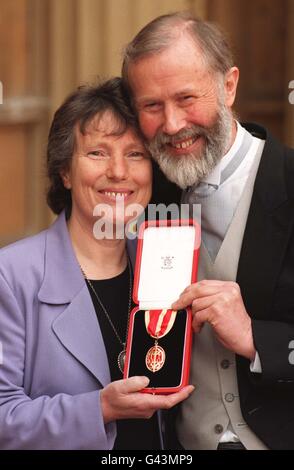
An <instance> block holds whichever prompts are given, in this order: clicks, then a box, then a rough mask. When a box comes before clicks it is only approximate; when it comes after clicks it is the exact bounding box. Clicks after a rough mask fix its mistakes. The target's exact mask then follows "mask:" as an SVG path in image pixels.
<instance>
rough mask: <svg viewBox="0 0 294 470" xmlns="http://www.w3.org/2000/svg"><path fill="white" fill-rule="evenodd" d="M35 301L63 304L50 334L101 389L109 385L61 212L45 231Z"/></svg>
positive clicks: (90, 305)
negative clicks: (41, 272) (40, 281)
mask: <svg viewBox="0 0 294 470" xmlns="http://www.w3.org/2000/svg"><path fill="white" fill-rule="evenodd" d="M38 298H39V300H40V301H41V302H43V303H47V304H49V305H52V306H54V305H61V304H64V310H63V311H62V313H60V314H59V315H58V316H57V317H56V318H55V319H54V320H53V322H52V329H53V331H54V333H55V334H56V336H57V338H58V339H59V341H60V342H61V343H62V344H63V345H64V347H65V348H66V349H67V350H68V351H69V352H70V353H71V354H72V355H73V356H74V357H75V358H76V359H77V360H78V361H79V362H80V363H81V364H83V366H85V367H86V368H87V369H88V370H89V371H90V372H91V373H92V374H93V375H94V376H95V377H96V378H97V379H98V380H99V382H100V383H101V384H102V386H104V385H106V384H107V383H109V382H110V372H109V367H108V360H107V354H106V350H105V346H104V342H103V338H102V333H101V330H100V327H99V323H98V321H97V318H96V313H95V310H94V306H93V303H92V300H91V297H90V294H89V292H88V289H87V286H86V284H85V281H84V278H83V275H82V273H81V270H80V267H79V265H78V262H77V259H76V257H75V254H74V251H73V248H72V244H71V241H70V238H69V233H68V229H67V225H66V220H65V215H64V213H62V214H61V215H60V216H59V217H58V219H57V220H56V222H55V223H54V224H53V225H52V226H51V227H50V228H49V229H48V231H47V238H46V247H45V273H44V280H43V284H42V286H41V288H40V291H39V295H38Z"/></svg>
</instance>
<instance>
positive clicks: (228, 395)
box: [225, 393, 235, 403]
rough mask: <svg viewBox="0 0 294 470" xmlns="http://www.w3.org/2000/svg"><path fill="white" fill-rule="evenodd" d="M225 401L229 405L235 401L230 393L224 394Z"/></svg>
mask: <svg viewBox="0 0 294 470" xmlns="http://www.w3.org/2000/svg"><path fill="white" fill-rule="evenodd" d="M225 400H226V401H227V402H228V403H231V402H232V401H234V400H235V397H234V395H233V394H232V393H226V394H225Z"/></svg>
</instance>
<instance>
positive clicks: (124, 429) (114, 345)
mask: <svg viewBox="0 0 294 470" xmlns="http://www.w3.org/2000/svg"><path fill="white" fill-rule="evenodd" d="M90 282H91V284H92V286H93V287H94V289H95V291H96V292H97V294H98V296H99V298H100V300H101V302H102V303H103V305H104V307H105V309H106V311H107V313H108V315H109V317H110V318H111V320H112V323H113V325H114V327H115V329H116V331H117V333H118V335H119V337H120V338H121V340H122V342H123V343H125V342H126V329H127V323H128V305H129V271H128V268H127V269H126V270H125V271H124V272H123V273H121V274H119V275H118V276H116V277H114V278H111V279H103V280H99V281H95V280H90ZM87 286H88V289H89V292H90V294H91V298H92V301H93V304H94V307H95V310H96V314H97V318H98V321H99V325H100V328H101V332H102V336H103V340H104V344H105V348H106V352H107V357H108V362H109V369H110V375H111V380H112V381H114V380H120V379H122V373H121V371H120V370H119V367H118V364H117V358H118V355H119V353H120V352H121V351H122V349H123V347H122V345H121V344H120V342H119V340H118V339H117V337H116V335H115V333H114V331H113V329H112V327H111V326H110V323H109V321H108V319H107V317H106V315H105V313H104V312H103V310H102V309H101V307H100V305H99V302H98V301H97V298H96V296H95V295H94V293H93V291H92V289H91V287H90V286H89V284H88V283H87ZM116 424H117V438H116V441H115V444H114V449H118V450H137V449H141V450H144V449H146V450H149V449H159V448H160V446H159V437H158V426H157V417H156V414H155V415H154V416H153V417H152V418H151V419H149V420H146V419H126V420H118V421H117V422H116Z"/></svg>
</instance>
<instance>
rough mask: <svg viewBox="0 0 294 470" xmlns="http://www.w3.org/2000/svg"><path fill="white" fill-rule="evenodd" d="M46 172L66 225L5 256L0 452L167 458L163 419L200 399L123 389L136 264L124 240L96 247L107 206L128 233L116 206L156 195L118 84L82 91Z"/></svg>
mask: <svg viewBox="0 0 294 470" xmlns="http://www.w3.org/2000/svg"><path fill="white" fill-rule="evenodd" d="M47 168H48V177H49V182H50V186H49V189H48V194H47V200H48V203H49V205H50V207H51V208H52V209H53V211H54V212H55V213H56V214H58V215H59V216H58V218H57V220H56V222H55V223H54V224H53V226H52V227H50V228H49V229H48V230H46V231H44V232H41V233H40V234H38V235H36V236H34V237H30V238H27V239H25V240H21V241H19V242H17V243H16V244H14V245H11V246H9V247H6V248H4V249H2V250H1V251H0V299H1V302H0V335H1V336H0V341H2V346H3V354H4V356H3V361H2V362H3V363H2V365H1V368H0V448H1V449H112V448H115V449H158V448H160V445H161V444H160V442H161V440H160V429H159V426H158V423H159V421H158V420H157V416H156V414H155V412H156V411H157V410H159V409H162V408H164V409H166V408H170V407H172V406H173V405H175V404H177V403H178V402H179V401H181V400H183V399H184V398H186V397H187V396H188V394H189V393H190V392H191V391H192V389H193V388H192V387H186V388H185V389H183V390H182V391H181V392H178V393H175V394H173V395H170V396H166V397H165V396H150V395H147V394H144V393H138V392H139V391H140V390H142V389H143V388H145V387H146V386H147V384H148V379H147V378H146V377H131V378H128V379H122V370H123V365H124V355H125V340H126V335H127V329H128V320H129V315H130V310H131V307H132V284H133V270H132V261H133V259H132V261H131V258H132V256H131V255H132V253H131V251H130V250H127V248H126V241H125V239H118V238H115V237H114V238H109V239H103V240H100V239H99V240H97V239H96V238H95V237H94V236H93V225H94V223H95V221H96V219H97V217H95V216H93V212H94V209H95V207H97V205H99V204H103V205H105V204H107V205H108V206H110V207H111V208H114V216H115V217H114V220H113V223H114V224H116V223H117V220H118V221H119V222H120V223H122V224H123V225H124V224H126V223H127V222H128V220H129V217H128V216H127V215H126V213H125V212H123V213H121V214H119V217H118V214H117V213H116V208H115V206H116V202H117V200H118V199H119V200H122V201H123V202H124V205H125V207H126V209H127V208H128V207H129V206H130V205H131V204H137V205H140V206H141V207H142V208H144V207H145V206H146V205H147V203H148V201H149V198H150V195H151V182H152V170H151V162H150V159H149V156H148V153H147V152H146V150H145V147H144V145H143V141H142V139H141V136H140V132H139V130H138V128H137V126H136V121H135V118H134V116H133V114H132V112H131V110H130V108H129V107H128V102H127V99H126V98H125V96H124V94H123V90H122V88H121V82H120V79H113V80H110V81H108V82H106V83H104V84H102V85H99V86H96V87H82V88H79V89H78V90H77V91H75V92H74V93H73V94H72V95H71V96H69V98H68V99H67V100H66V101H65V102H64V103H63V105H62V106H61V107H60V108H59V109H58V110H57V112H56V113H55V116H54V119H53V122H52V126H51V130H50V134H49V142H48V152H47ZM133 251H134V250H133ZM28 254H29V256H28ZM3 332H4V334H3ZM0 344H1V343H0ZM151 417H152V418H151ZM132 418H136V419H132ZM146 418H151V419H146Z"/></svg>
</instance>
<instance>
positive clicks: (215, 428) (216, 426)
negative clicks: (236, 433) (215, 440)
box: [214, 424, 224, 434]
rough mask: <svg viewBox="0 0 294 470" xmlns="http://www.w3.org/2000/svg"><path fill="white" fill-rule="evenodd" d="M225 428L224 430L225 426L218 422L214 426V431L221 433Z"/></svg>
mask: <svg viewBox="0 0 294 470" xmlns="http://www.w3.org/2000/svg"><path fill="white" fill-rule="evenodd" d="M223 430H224V428H223V426H222V425H221V424H216V425H215V426H214V432H215V433H216V434H221V433H222V432H223Z"/></svg>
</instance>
